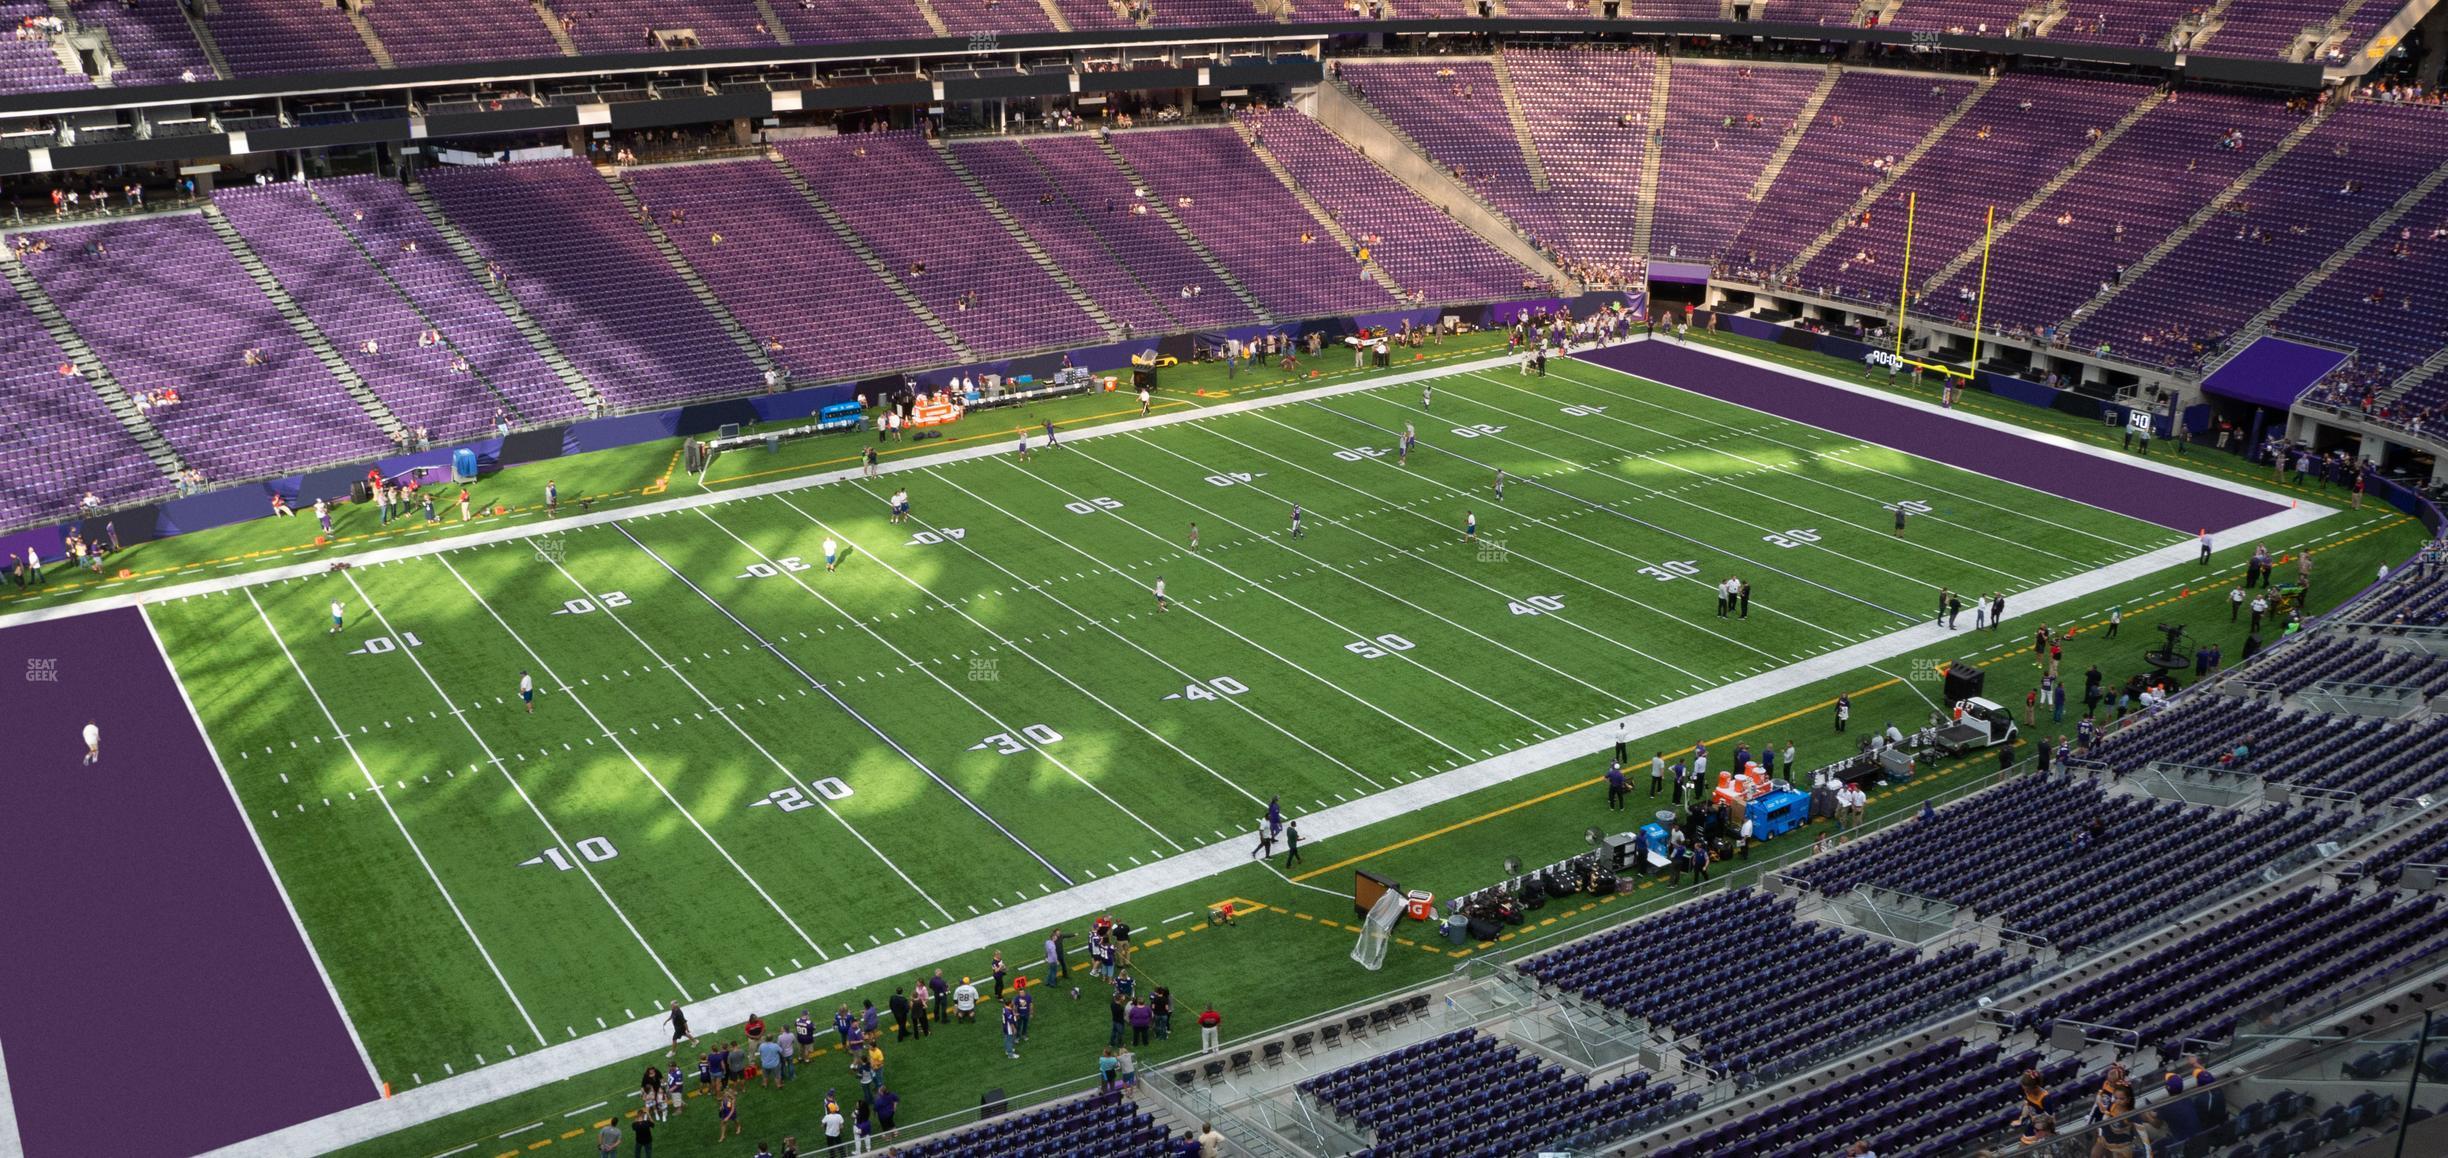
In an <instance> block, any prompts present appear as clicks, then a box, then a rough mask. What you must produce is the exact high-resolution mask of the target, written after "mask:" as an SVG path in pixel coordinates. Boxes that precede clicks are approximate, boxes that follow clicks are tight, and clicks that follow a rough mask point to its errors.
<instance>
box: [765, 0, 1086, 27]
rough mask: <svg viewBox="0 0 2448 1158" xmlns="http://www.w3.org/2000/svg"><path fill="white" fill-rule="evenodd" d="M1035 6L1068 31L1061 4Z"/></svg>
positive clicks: (1050, 1) (1046, 1)
mask: <svg viewBox="0 0 2448 1158" xmlns="http://www.w3.org/2000/svg"><path fill="white" fill-rule="evenodd" d="M757 2H758V3H760V4H761V3H764V0H757ZM1037 7H1038V8H1039V9H1040V10H1042V11H1044V13H1045V17H1046V22H1047V23H1049V24H1052V25H1053V26H1054V31H1056V32H1069V31H1071V30H1072V29H1071V18H1070V17H1068V16H1065V15H1063V10H1062V5H1060V4H1057V3H1055V2H1054V0H1037Z"/></svg>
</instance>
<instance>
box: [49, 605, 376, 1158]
mask: <svg viewBox="0 0 2448 1158" xmlns="http://www.w3.org/2000/svg"><path fill="white" fill-rule="evenodd" d="M0 680H5V681H7V682H6V684H5V688H6V690H5V691H0V736H7V737H8V738H9V756H10V759H9V761H8V766H7V768H6V769H5V772H6V774H5V775H0V876H4V878H5V879H6V880H7V881H8V883H9V888H8V892H9V900H8V904H9V917H8V928H9V944H10V946H11V948H10V949H9V951H8V952H5V953H0V993H5V994H7V995H8V997H7V999H6V1000H5V1001H0V1052H4V1053H5V1054H6V1056H7V1064H8V1079H9V1087H10V1093H11V1094H12V1095H13V1099H12V1100H13V1101H14V1102H15V1105H16V1112H17V1129H18V1134H19V1136H20V1137H21V1138H22V1140H23V1141H24V1143H25V1152H26V1153H27V1154H28V1155H31V1156H33V1158H52V1156H54V1155H71V1154H77V1155H82V1154H94V1153H114V1154H145V1155H152V1154H194V1153H196V1152H198V1151H201V1150H208V1149H211V1148H213V1147H216V1146H221V1145H226V1144H228V1143H231V1142H237V1141H242V1140H244V1139H247V1138H251V1137H254V1136H255V1135H257V1134H262V1133H264V1132H266V1131H269V1130H275V1129H279V1128H281V1127H284V1126H289V1125H293V1124H295V1123H298V1122H302V1121H305V1120H307V1119H309V1118H314V1117H319V1116H321V1115H323V1114H327V1113H331V1112H332V1111H335V1110H342V1109H346V1108H348V1107H350V1106H353V1105H357V1104H359V1103H361V1102H366V1101H370V1100H373V1099H374V1098H375V1097H376V1096H377V1091H376V1090H375V1089H374V1086H373V1082H372V1080H371V1079H369V1078H368V1077H367V1076H366V1067H365V1063H364V1062H363V1061H362V1060H360V1059H359V1057H358V1054H357V1050H356V1047H355V1045H354V1044H353V1043H352V1042H351V1040H350V1038H349V1031H348V1027H347V1025H346V1024H345V1023H343V1022H342V1020H341V1017H340V1011H339V1010H338V1009H336V1008H334V1007H333V1005H332V1000H331V997H330V994H329V991H328V990H326V989H325V987H324V985H323V980H322V977H321V976H320V974H319V973H318V972H317V971H316V969H315V963H314V960H313V958H312V956H311V955H310V954H309V952H308V950H307V947H306V944H305V942H304V941H303V940H302V939H300V937H299V935H298V930H297V925H296V923H295V922H294V921H292V920H291V919H290V916H289V910H288V908H287V906H286V905H284V904H283V903H282V900H281V896H280V893H279V892H278V889H277V886H276V885H275V884H274V883H273V880H272V877H271V875H270V873H268V872H267V871H266V870H265V868H264V862H263V857H262V855H261V854H260V853H258V852H257V851H256V847H255V842H254V839H253V837H252V836H250V835H249V833H248V831H247V827H246V822H245V820H244V819H243V818H242V817H240V816H239V815H238V809H237V806H236V805H235V804H233V803H232V802H231V800H230V795H229V789H228V788H227V787H226V786H225V784H224V783H223V781H222V779H221V774H220V772H219V770H218V769H217V768H216V767H215V765H214V764H213V758H212V753H211V751H210V750H209V749H208V748H206V747H205V742H204V736H203V734H202V733H201V732H199V731H197V729H196V726H195V721H194V718H193V717H192V716H190V715H189V714H188V711H187V705H186V704H185V702H183V701H182V700H181V699H180V698H179V691H178V685H177V684H176V683H175V682H174V680H173V677H172V676H171V673H170V668H169V664H168V662H167V661H166V660H164V659H163V658H162V655H161V652H160V650H159V649H157V648H156V647H155V646H154V644H153V637H152V633H150V632H148V631H147V630H146V629H145V624H144V619H143V616H142V613H141V612H138V611H136V610H133V609H122V610H117V611H101V612H96V613H94V614H91V615H78V616H72V617H69V618H65V619H59V620H53V621H50V622H45V623H36V624H31V625H27V626H24V627H12V628H9V629H7V630H5V631H0ZM87 720H93V721H95V722H96V723H97V724H98V725H99V726H100V728H101V732H102V761H101V763H99V764H96V765H94V766H92V767H85V766H84V764H83V760H84V755H85V743H84V740H83V738H82V737H81V736H80V734H79V733H80V731H81V729H83V727H84V725H85V721H87Z"/></svg>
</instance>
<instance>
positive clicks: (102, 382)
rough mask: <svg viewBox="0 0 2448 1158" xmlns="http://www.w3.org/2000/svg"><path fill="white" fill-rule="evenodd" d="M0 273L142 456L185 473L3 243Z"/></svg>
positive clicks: (174, 474) (177, 474)
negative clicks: (57, 344) (141, 448)
mask: <svg viewBox="0 0 2448 1158" xmlns="http://www.w3.org/2000/svg"><path fill="white" fill-rule="evenodd" d="M0 275H5V276H6V277H7V278H8V283H9V285H10V286H11V287H12V288H14V289H15V290H16V291H17V296H18V298H19V299H21V300H23V301H24V302H25V304H26V308H27V309H28V310H31V311H33V314H34V320H36V321H38V322H41V323H42V326H43V329H44V330H45V331H47V332H49V333H50V335H51V340H52V341H54V342H57V343H59V348H60V350H61V352H63V353H65V354H67V355H68V361H69V363H70V364H72V365H74V366H75V367H76V371H77V375H78V377H80V378H82V379H83V380H84V381H85V383H86V384H87V385H89V386H91V387H93V391H94V393H95V394H97V395H99V396H101V399H102V404H103V405H104V406H107V407H109V408H110V412H111V413H112V414H113V415H115V416H117V417H118V419H119V425H121V426H123V427H126V428H127V432H128V434H129V436H131V437H133V438H134V439H135V440H136V445H138V446H141V447H143V448H144V452H145V457H146V458H149V459H152V460H153V465H155V466H157V467H160V468H161V472H162V474H163V475H164V476H166V477H168V478H171V479H178V478H182V477H184V476H185V474H186V472H187V464H186V463H185V462H184V461H182V460H180V458H179V455H178V451H176V450H174V449H172V448H171V446H170V441H169V440H168V439H166V438H163V437H162V433H161V431H159V430H156V429H154V427H153V423H152V422H151V421H149V420H147V419H146V418H145V416H144V411H142V410H139V409H137V407H136V400H135V399H134V398H131V397H129V396H128V392H127V388H126V387H124V386H121V385H120V384H119V380H118V379H117V378H115V377H112V376H111V372H110V367H108V366H105V365H103V364H102V359H101V357H100V356H99V355H97V354H95V353H94V351H93V347H92V346H89V345H87V344H86V343H85V336H84V335H82V334H79V333H77V331H76V327H75V326H73V325H70V324H69V322H68V316H67V315H66V314H63V313H61V312H60V308H59V304H58V303H56V302H54V301H52V300H51V295H50V293H49V292H47V291H45V290H44V289H43V287H42V283H41V282H38V281H35V280H34V275H33V274H32V273H30V272H28V271H27V270H26V267H25V263H23V262H20V261H18V260H17V255H16V254H15V253H14V252H12V251H10V250H9V249H7V248H6V247H0Z"/></svg>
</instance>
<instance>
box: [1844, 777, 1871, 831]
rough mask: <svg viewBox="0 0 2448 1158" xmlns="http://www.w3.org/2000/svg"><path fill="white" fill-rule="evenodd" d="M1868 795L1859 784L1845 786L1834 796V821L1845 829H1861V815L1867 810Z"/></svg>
mask: <svg viewBox="0 0 2448 1158" xmlns="http://www.w3.org/2000/svg"><path fill="white" fill-rule="evenodd" d="M1869 806H1870V794H1869V793H1867V792H1864V791H1862V786H1861V785H1859V784H1847V785H1845V786H1844V789H1843V791H1840V792H1838V793H1837V794H1836V819H1837V822H1838V823H1839V824H1840V825H1842V826H1843V827H1844V828H1846V829H1855V828H1859V827H1861V823H1862V815H1863V813H1864V812H1866V811H1867V810H1868V809H1869Z"/></svg>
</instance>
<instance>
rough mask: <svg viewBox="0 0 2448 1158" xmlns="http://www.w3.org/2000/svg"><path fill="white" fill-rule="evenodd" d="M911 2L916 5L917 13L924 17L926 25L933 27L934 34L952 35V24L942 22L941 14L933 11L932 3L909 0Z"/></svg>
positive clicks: (921, 0) (922, 0)
mask: <svg viewBox="0 0 2448 1158" xmlns="http://www.w3.org/2000/svg"><path fill="white" fill-rule="evenodd" d="M911 2H912V3H914V4H916V5H918V15H920V16H923V17H926V22H927V27H928V28H931V29H934V30H935V35H937V36H950V35H952V26H951V25H949V24H945V23H944V18H943V15H942V14H941V13H938V12H936V11H935V6H934V5H933V4H930V3H928V2H927V0H911Z"/></svg>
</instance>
